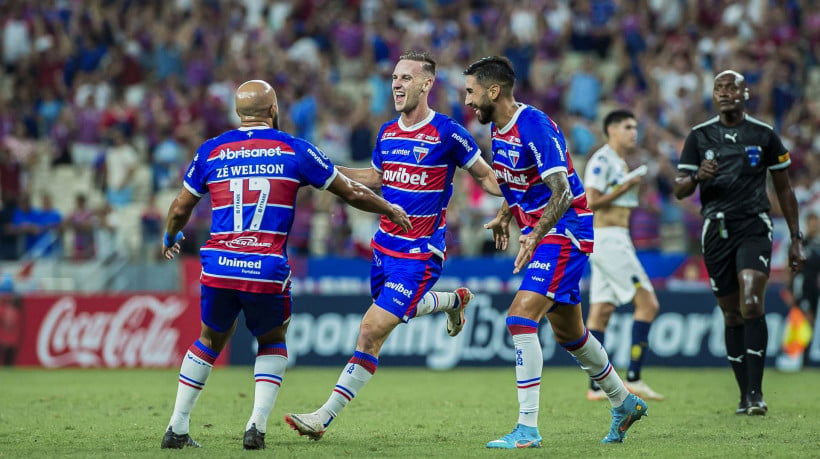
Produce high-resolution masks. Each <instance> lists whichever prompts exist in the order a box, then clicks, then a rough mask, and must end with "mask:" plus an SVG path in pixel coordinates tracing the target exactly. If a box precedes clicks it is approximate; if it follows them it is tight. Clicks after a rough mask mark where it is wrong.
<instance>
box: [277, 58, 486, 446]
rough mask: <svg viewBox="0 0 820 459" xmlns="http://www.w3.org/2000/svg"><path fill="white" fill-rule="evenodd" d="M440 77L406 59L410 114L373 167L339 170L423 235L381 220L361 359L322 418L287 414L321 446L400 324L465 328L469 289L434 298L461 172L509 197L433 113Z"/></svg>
mask: <svg viewBox="0 0 820 459" xmlns="http://www.w3.org/2000/svg"><path fill="white" fill-rule="evenodd" d="M435 75H436V63H435V61H434V60H433V59H432V57H431V56H430V55H429V54H428V53H425V52H409V53H406V54H404V55H402V56H401V57H400V58H399V61H398V63H397V64H396V67H395V69H394V71H393V101H394V105H395V108H396V111H398V112H399V113H400V115H399V117H398V118H396V119H394V120H392V121H389V122H387V123H385V124H384V125H383V126H382V127H381V129H380V130H379V134H378V137H377V138H376V146H375V148H374V149H373V161H372V167H370V168H365V169H349V168H343V167H340V168H339V170H340V171H342V172H343V173H344V174H346V175H349V176H350V177H351V178H353V179H354V180H357V181H359V182H361V183H363V184H365V185H367V186H369V187H371V188H381V191H382V194H383V195H384V197H385V199H387V200H388V201H389V202H392V203H395V204H400V205H401V206H402V207H403V208H404V209H405V210H406V211H407V213H408V214H409V216H410V221H411V222H412V223H413V230H412V231H410V233H403V232H401V231H400V230H399V228H398V227H396V225H395V224H393V223H392V222H390V221H389V220H387V219H385V218H382V219H381V222H380V225H379V229H378V231H377V232H376V234H375V236H374V237H373V241H372V243H371V246H372V247H373V260H372V267H371V293H372V296H373V304H371V306H370V308H369V309H368V310H367V312H366V313H365V315H364V317H363V318H362V322H361V326H360V329H359V338H358V341H357V343H356V351H355V352H354V354H353V357H352V358H351V359H350V360H349V362H348V364H347V365H346V366H345V369H344V370H343V371H342V372H341V375H340V376H339V379H338V381H337V383H336V386H335V387H334V389H333V390H332V391H331V393H330V397H329V398H328V400H327V401H326V402H325V404H324V405H322V406H321V407H320V408H319V409H318V410H316V411H314V412H312V413H305V414H293V413H291V414H288V415H286V416H285V421H286V422H288V424H290V425H291V427H293V428H294V429H295V430H296V431H298V432H299V434H300V435H307V436H308V437H310V438H311V439H313V440H318V439H319V438H321V437H322V435H324V433H325V431H326V430H327V427H328V425H329V424H330V422H331V421H333V419H335V418H336V417H337V416H338V415H339V413H340V412H341V410H342V409H343V408H344V407H345V406H347V404H348V403H349V402H350V401H351V400H352V399H353V398H354V397H355V396H356V394H358V393H359V391H360V390H361V389H362V388H363V387H364V385H365V384H366V383H367V382H368V381H369V380H370V378H371V377H372V376H373V374H374V373H375V371H376V368H377V366H378V361H379V360H378V359H379V351H380V350H381V347H382V345H383V344H384V342H385V340H386V339H387V337H388V336H389V335H390V333H391V332H392V331H393V329H394V328H395V327H396V326H397V325H399V324H400V323H402V322H407V321H409V320H410V319H412V318H413V317H419V316H423V315H427V314H431V313H434V312H445V313H446V314H447V332H448V334H449V335H450V336H455V335H457V334H458V333H459V332H460V331H461V330H462V328H463V327H464V322H465V316H464V308H465V306H466V305H467V303H468V302H469V301H470V299H471V298H472V293H471V292H470V291H469V290H468V289H466V288H463V287H462V288H459V289H456V291H455V292H433V291H431V290H430V289H431V288H432V286H433V284H435V282H436V281H437V280H438V278H439V276H440V274H441V269H442V264H443V262H444V258H445V245H444V233H445V231H446V227H445V220H446V210H447V203H448V202H449V200H450V196H451V195H452V194H453V183H452V182H453V174H454V173H455V169H456V168H457V167H460V168H462V169H466V170H467V171H468V172H469V173H470V174H471V175H472V176H473V178H474V179H475V180H476V181H477V182H478V184H479V185H480V186H481V188H482V189H484V190H485V191H486V192H488V193H490V194H494V195H496V196H501V191H500V190H499V188H498V183H497V182H496V179H495V176H494V175H493V172H492V169H491V168H490V166H489V165H488V164H487V162H486V161H484V159H482V157H481V151H480V149H479V148H478V145H477V144H476V142H475V140H474V139H473V138H472V136H471V135H470V134H469V133H468V132H467V130H466V129H464V128H463V127H462V126H460V125H459V124H458V123H456V122H455V121H454V120H452V119H451V118H449V117H447V116H445V115H443V114H440V113H437V112H435V111H433V110H432V109H431V108H430V106H429V105H428V102H427V97H428V94H429V93H430V89H431V88H432V86H433V82H434V80H435Z"/></svg>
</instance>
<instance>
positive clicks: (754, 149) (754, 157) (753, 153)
mask: <svg viewBox="0 0 820 459" xmlns="http://www.w3.org/2000/svg"><path fill="white" fill-rule="evenodd" d="M746 158H747V159H748V160H749V165H751V166H752V167H757V165H758V164H760V147H759V146H757V145H749V146H748V147H746Z"/></svg>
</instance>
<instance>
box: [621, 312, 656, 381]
mask: <svg viewBox="0 0 820 459" xmlns="http://www.w3.org/2000/svg"><path fill="white" fill-rule="evenodd" d="M651 326H652V322H643V321H640V320H636V321H634V322H632V347H631V348H630V350H629V369H628V370H627V372H626V380H627V381H637V380H639V379H641V365H643V356H644V353H645V351H646V348H647V346H649V328H650V327H651Z"/></svg>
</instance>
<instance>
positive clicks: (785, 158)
mask: <svg viewBox="0 0 820 459" xmlns="http://www.w3.org/2000/svg"><path fill="white" fill-rule="evenodd" d="M788 160H789V152H788V151H787V152H786V153H783V154H782V155H780V156H778V157H777V162H778V163H785V162H786V161H788Z"/></svg>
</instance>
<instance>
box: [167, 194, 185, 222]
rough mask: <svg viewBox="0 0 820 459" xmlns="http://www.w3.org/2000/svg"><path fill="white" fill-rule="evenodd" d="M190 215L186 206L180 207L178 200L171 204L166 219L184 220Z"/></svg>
mask: <svg viewBox="0 0 820 459" xmlns="http://www.w3.org/2000/svg"><path fill="white" fill-rule="evenodd" d="M190 214H191V209H188V208H187V206H184V205H182V204H181V203H180V202H179V200H176V199H175V200H174V202H173V203H172V204H171V208H170V209H169V210H168V218H169V219H174V220H180V219H182V220H184V219H186V218H188V215H190Z"/></svg>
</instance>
